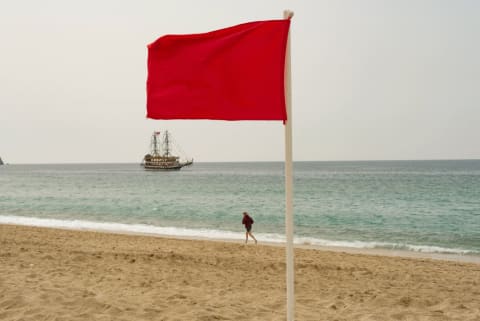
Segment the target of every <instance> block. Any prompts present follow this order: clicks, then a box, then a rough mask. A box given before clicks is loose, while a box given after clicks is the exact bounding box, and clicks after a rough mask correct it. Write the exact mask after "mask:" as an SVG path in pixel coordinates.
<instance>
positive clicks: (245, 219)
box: [242, 212, 257, 244]
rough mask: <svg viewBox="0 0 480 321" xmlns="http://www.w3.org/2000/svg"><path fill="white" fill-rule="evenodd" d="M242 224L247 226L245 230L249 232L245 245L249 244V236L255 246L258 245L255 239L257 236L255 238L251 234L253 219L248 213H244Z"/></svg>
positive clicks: (246, 234) (246, 233) (246, 235)
mask: <svg viewBox="0 0 480 321" xmlns="http://www.w3.org/2000/svg"><path fill="white" fill-rule="evenodd" d="M242 224H243V225H245V229H246V230H247V231H246V232H245V244H247V242H248V236H249V235H250V236H251V237H252V239H253V240H254V241H255V244H257V239H256V238H255V236H253V234H252V232H251V231H252V224H253V218H251V217H250V215H248V213H247V212H243V220H242Z"/></svg>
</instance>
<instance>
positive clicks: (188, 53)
mask: <svg viewBox="0 0 480 321" xmlns="http://www.w3.org/2000/svg"><path fill="white" fill-rule="evenodd" d="M289 27H290V20H289V19H285V20H268V21H256V22H249V23H244V24H240V25H237V26H233V27H229V28H225V29H220V30H215V31H212V32H207V33H202V34H190V35H166V36H163V37H160V38H158V39H157V40H156V41H155V42H153V43H151V44H150V45H148V78H147V117H148V118H153V119H218V120H283V121H285V120H286V119H287V114H286V109H285V88H284V71H285V70H284V69H285V53H286V45H287V38H288V30H289Z"/></svg>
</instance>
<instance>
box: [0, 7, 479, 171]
mask: <svg viewBox="0 0 480 321" xmlns="http://www.w3.org/2000/svg"><path fill="white" fill-rule="evenodd" d="M284 9H291V10H293V11H294V12H295V16H294V17H293V20H292V27H291V37H292V38H291V41H292V48H291V50H292V77H293V79H292V80H293V84H292V86H293V136H294V137H293V139H294V141H293V149H294V155H293V158H294V160H297V161H300V160H371V159H452V158H453V159H458V158H475V159H480V142H479V141H480V41H479V39H480V1H474V0H471V1H467V0H465V1H463V0H455V1H453V0H452V1H441V0H432V1H423V0H419V1H417V0H415V1H414V0H412V1H405V0H401V1H400V0H398V1H384V0H378V1H368V0H365V1H358V0H350V1H348V0H345V1H342V0H331V1H313V0H312V1H279V0H271V1H264V0H262V1H259V0H256V1H251V0H243V1H208V0H204V1H193V0H191V1H160V0H152V1H141V0H139V1H119V0H111V1H110V0H108V1H102V0H95V1H93V0H82V1H65V0H51V1H49V0H44V1H33V0H31V1H28V0H25V1H24V0H19V1H2V2H1V4H0V58H1V59H0V156H1V157H2V158H3V159H4V161H6V162H9V163H63V162H68V163H70V162H140V161H141V159H142V157H143V155H144V154H145V153H146V152H148V147H149V140H150V135H151V133H152V132H153V131H154V130H164V129H169V130H170V131H171V132H172V133H173V135H174V137H175V139H176V141H177V142H178V143H179V144H180V145H181V146H182V148H183V150H185V151H186V152H187V153H188V154H189V156H191V157H194V158H195V160H196V161H200V162H201V161H268V160H274V161H282V160H283V159H284V128H283V125H282V123H281V122H265V121H256V122H255V121H254V122H251V121H249V122H224V121H207V120H200V121H198V120H197V121H193V120H185V121H154V120H148V119H146V118H145V98H146V97H145V81H146V59H147V49H146V46H147V44H148V43H150V42H153V41H154V40H155V39H157V38H158V37H160V36H161V35H164V34H169V33H170V34H171V33H200V32H207V31H211V30H215V29H219V28H224V27H227V26H231V25H235V24H239V23H243V22H248V21H254V20H267V19H277V18H281V17H282V12H283V10H284ZM252 50H253V48H252Z"/></svg>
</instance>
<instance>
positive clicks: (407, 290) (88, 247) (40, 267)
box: [0, 225, 480, 321]
mask: <svg viewBox="0 0 480 321" xmlns="http://www.w3.org/2000/svg"><path fill="white" fill-rule="evenodd" d="M295 255H296V267H295V268H296V276H295V278H296V279H295V281H296V286H295V291H296V293H295V294H296V320H329V321H333V320H355V321H356V320H382V321H384V320H461V321H468V320H476V321H479V320H480V264H476V263H462V262H452V261H442V260H431V259H419V258H400V257H388V256H379V255H366V254H347V253H340V252H330V251H320V250H312V249H296V250H295ZM284 261H285V253H284V249H283V248H282V247H278V246H266V245H257V246H255V245H253V244H249V245H247V246H245V245H243V244H239V243H229V242H214V241H198V240H178V239H168V238H160V237H148V236H135V235H118V234H108V233H97V232H79V231H67V230H55V229H44V228H33V227H22V226H9V225H0V320H25V321H27V320H35V321H37V320H128V321H137V320H139V321H140V320H285V305H286V304H285V301H286V299H285V263H284Z"/></svg>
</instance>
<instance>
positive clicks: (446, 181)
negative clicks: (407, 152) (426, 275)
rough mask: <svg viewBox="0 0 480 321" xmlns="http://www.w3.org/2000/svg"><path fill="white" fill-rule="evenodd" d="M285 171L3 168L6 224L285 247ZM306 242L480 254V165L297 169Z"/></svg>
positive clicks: (298, 219)
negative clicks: (248, 219) (247, 217)
mask: <svg viewBox="0 0 480 321" xmlns="http://www.w3.org/2000/svg"><path fill="white" fill-rule="evenodd" d="M283 165H284V164H283V162H202V163H195V164H194V165H193V166H191V167H186V168H183V169H182V170H180V171H175V172H151V171H145V170H144V169H143V168H142V167H141V166H139V164H132V163H116V164H110V163H89V164H78V163H77V164H72V163H71V164H9V165H6V166H1V167H0V224H18V225H31V226H42V227H56V228H69V229H80V230H82V229H86V230H99V231H109V232H125V233H142V234H150V235H165V236H172V237H192V238H195V237H200V238H207V239H228V240H243V239H244V237H245V233H244V229H243V226H242V225H241V219H242V212H243V211H248V212H249V213H250V214H251V215H252V216H253V218H254V220H255V224H254V228H253V232H254V235H255V236H256V237H257V239H258V240H259V241H260V242H269V243H284V242H285V227H284V213H285V191H284V188H285V187H284V166H283ZM293 202H294V221H295V229H294V233H295V240H294V242H295V243H296V244H299V245H312V246H327V247H347V248H356V249H385V250H402V251H409V252H420V253H438V254H453V255H468V256H475V257H478V256H480V160H413V161H408V160H400V161H394V160H388V161H304V162H295V163H294V200H293Z"/></svg>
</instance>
